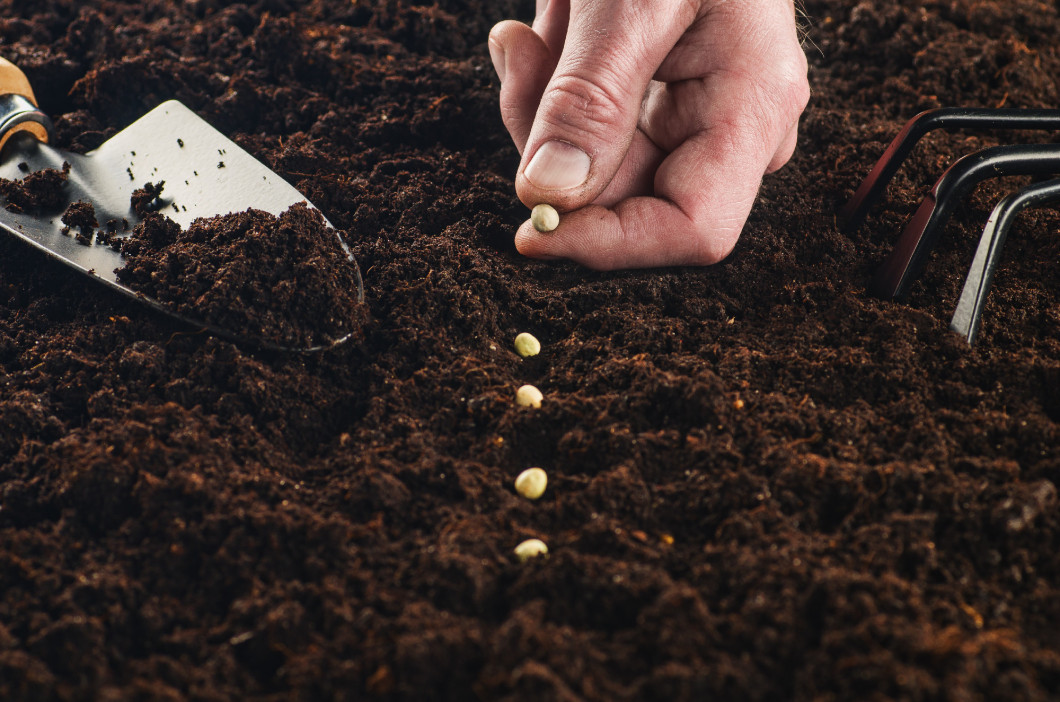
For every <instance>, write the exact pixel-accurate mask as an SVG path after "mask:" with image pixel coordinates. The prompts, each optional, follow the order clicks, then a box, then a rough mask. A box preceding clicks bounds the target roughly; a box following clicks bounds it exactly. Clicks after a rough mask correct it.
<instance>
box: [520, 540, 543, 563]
mask: <svg viewBox="0 0 1060 702" xmlns="http://www.w3.org/2000/svg"><path fill="white" fill-rule="evenodd" d="M545 555H548V546H546V545H545V542H544V541H542V540H541V539H527V540H526V541H524V542H523V543H521V544H519V545H518V546H516V547H515V557H516V558H518V559H519V560H520V561H521V562H525V561H528V560H529V559H531V558H535V557H537V556H545Z"/></svg>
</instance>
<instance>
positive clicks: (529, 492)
mask: <svg viewBox="0 0 1060 702" xmlns="http://www.w3.org/2000/svg"><path fill="white" fill-rule="evenodd" d="M546 485H548V474H547V473H545V471H544V470H542V469H540V468H527V469H526V470H524V471H523V472H522V473H520V474H519V475H518V476H517V477H516V478H515V491H516V492H517V493H519V494H520V495H522V496H523V497H525V498H527V499H528V500H536V499H537V498H539V497H541V495H543V494H544V493H545V486H546Z"/></svg>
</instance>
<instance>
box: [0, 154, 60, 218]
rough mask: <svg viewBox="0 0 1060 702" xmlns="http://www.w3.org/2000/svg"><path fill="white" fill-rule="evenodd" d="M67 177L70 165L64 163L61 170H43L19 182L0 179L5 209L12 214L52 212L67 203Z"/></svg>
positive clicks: (0, 193) (30, 174)
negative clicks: (5, 202) (5, 201)
mask: <svg viewBox="0 0 1060 702" xmlns="http://www.w3.org/2000/svg"><path fill="white" fill-rule="evenodd" d="M69 175H70V164H69V163H64V164H63V167H62V170H59V169H58V168H45V169H42V170H39V171H34V172H33V173H29V174H27V175H26V176H25V177H24V178H22V179H20V180H8V179H7V178H0V195H3V196H4V199H6V200H7V204H6V205H5V207H7V209H8V210H10V211H12V212H27V213H30V214H34V213H41V212H44V213H47V212H54V211H56V210H59V209H61V208H62V206H63V205H65V204H66V203H67V201H68V198H67V195H66V193H65V186H66V179H67V176H69Z"/></svg>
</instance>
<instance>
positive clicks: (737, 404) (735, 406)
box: [732, 397, 744, 410]
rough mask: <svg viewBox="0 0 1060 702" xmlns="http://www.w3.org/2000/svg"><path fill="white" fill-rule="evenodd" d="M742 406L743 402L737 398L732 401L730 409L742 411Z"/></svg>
mask: <svg viewBox="0 0 1060 702" xmlns="http://www.w3.org/2000/svg"><path fill="white" fill-rule="evenodd" d="M743 406H744V401H743V400H741V399H740V398H738V397H737V398H736V399H735V400H733V401H732V408H733V409H738V410H741V409H743Z"/></svg>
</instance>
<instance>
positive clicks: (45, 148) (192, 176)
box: [0, 100, 363, 339]
mask: <svg viewBox="0 0 1060 702" xmlns="http://www.w3.org/2000/svg"><path fill="white" fill-rule="evenodd" d="M64 162H67V163H69V164H70V173H69V176H68V181H67V185H66V188H65V191H66V193H67V194H68V202H67V205H66V206H68V205H69V204H72V203H74V202H77V201H79V200H83V201H86V202H90V203H92V205H93V207H94V208H95V212H96V219H97V220H98V221H99V222H100V224H101V225H104V226H105V225H106V223H107V222H108V221H109V220H118V221H119V222H120V221H121V220H123V219H125V220H127V221H128V223H129V229H130V231H131V229H132V228H133V227H135V226H136V224H138V223H139V221H140V217H139V216H138V215H137V214H136V212H134V211H133V209H132V206H131V204H130V198H131V196H132V193H133V191H134V190H136V189H138V188H141V187H143V186H144V184H146V183H157V182H158V181H165V188H164V191H163V192H162V198H161V199H162V203H163V204H162V207H161V208H160V210H159V212H161V213H162V214H165V215H167V216H168V217H170V218H171V219H173V220H174V221H175V222H177V223H178V224H180V225H181V226H182V227H185V228H186V227H187V226H188V225H189V224H191V222H192V221H193V220H195V219H197V218H199V217H214V216H217V215H226V214H230V213H233V212H242V211H244V210H246V209H247V208H255V209H259V210H264V211H266V212H269V213H271V214H274V215H280V214H282V213H283V212H284V211H286V210H287V209H288V208H289V207H290V206H291V205H294V204H296V203H299V202H306V203H307V204H308V205H309V206H310V207H312V204H311V203H308V202H307V200H306V198H305V197H304V196H303V195H302V194H301V193H299V192H298V191H297V190H296V189H295V188H294V187H292V186H291V185H290V184H288V183H287V182H286V181H284V180H283V179H282V178H281V177H279V176H278V175H276V174H275V173H273V172H272V171H271V170H269V169H268V168H267V167H266V166H265V165H263V164H262V163H261V162H259V161H258V160H257V159H255V158H254V157H253V156H251V155H250V154H248V153H247V152H246V151H244V150H243V149H242V148H240V147H239V146H238V145H237V144H236V143H235V142H233V141H232V140H231V139H228V138H227V137H225V136H224V135H223V134H221V133H220V132H219V131H217V130H216V129H214V128H213V127H211V126H210V125H209V124H208V123H207V122H206V121H205V120H203V119H202V118H201V117H199V116H198V115H196V114H195V113H194V112H192V111H191V110H190V109H188V108H187V107H185V106H184V105H183V104H182V103H180V102H178V101H176V100H170V101H168V102H164V103H162V104H161V105H159V106H158V107H156V108H155V109H153V110H151V111H150V112H148V113H147V114H145V115H144V116H143V117H141V118H140V119H138V120H137V121H135V122H133V123H132V124H130V125H129V126H128V127H126V128H125V129H123V130H122V131H120V132H118V133H117V134H115V135H114V136H113V137H111V138H110V139H108V140H107V141H106V142H104V143H103V144H102V145H101V146H100V147H99V148H98V149H96V150H95V151H91V152H89V153H87V154H84V155H80V154H75V153H70V152H65V151H60V150H59V149H55V148H53V147H51V146H49V145H47V144H42V143H40V142H38V141H37V140H36V139H34V138H33V137H32V136H30V135H28V134H26V133H16V134H13V135H12V136H11V138H10V139H9V141H8V143H7V145H5V147H4V151H3V153H2V154H0V177H3V178H7V179H9V180H19V179H21V178H24V177H25V176H26V175H28V174H29V173H31V172H34V171H39V170H42V169H45V168H56V169H61V168H62V166H63V163H64ZM66 206H64V207H62V208H61V209H58V210H57V211H55V212H49V213H46V214H31V213H13V212H10V211H8V210H7V209H4V208H2V207H0V227H2V228H3V229H6V230H7V231H9V232H10V233H12V234H14V235H16V236H18V237H21V238H22V239H24V240H26V241H28V242H29V243H30V244H32V245H34V246H36V247H37V248H39V249H42V250H43V251H45V252H46V253H48V254H49V255H51V256H53V257H55V258H58V259H59V260H60V261H62V262H63V263H65V264H67V265H69V266H72V267H73V268H75V269H77V270H79V271H81V272H82V273H85V274H87V275H90V276H93V277H94V278H97V279H99V280H100V281H101V282H103V283H106V284H107V285H109V286H111V287H113V288H115V289H117V290H119V291H120V292H122V293H124V294H127V295H130V296H132V297H134V298H136V299H139V300H141V301H144V302H146V303H147V304H149V305H151V306H152V307H156V308H158V309H160V310H162V311H164V312H166V313H167V314H170V315H173V316H176V317H178V318H180V319H182V320H184V321H186V322H189V323H191V324H194V325H196V326H203V327H206V328H208V329H210V330H211V331H214V332H219V333H221V334H222V335H224V336H228V337H230V338H231V337H235V338H237V339H240V338H241V337H239V335H236V334H233V333H231V332H226V330H219V329H216V328H215V327H212V326H210V325H208V324H204V323H202V322H199V321H197V320H194V319H189V318H187V317H184V316H181V315H175V314H174V313H173V312H172V310H170V309H168V308H166V307H165V306H164V305H161V304H160V303H158V302H157V301H155V300H152V299H151V298H148V297H145V296H144V295H142V294H140V293H137V292H135V291H134V290H131V289H129V288H128V287H126V286H124V285H122V284H121V283H119V282H118V281H117V278H116V276H115V273H114V271H115V269H117V268H119V267H120V266H121V265H122V258H121V255H120V254H119V253H118V252H117V251H115V250H114V249H112V248H111V247H110V246H106V245H103V244H99V243H96V242H93V243H91V244H88V245H85V244H82V243H79V242H78V241H77V240H76V239H75V238H74V236H72V235H70V234H64V233H63V229H64V225H63V223H62V221H61V219H62V215H63V213H64V212H65V210H66ZM325 221H326V220H325ZM329 226H330V223H329ZM119 235H120V232H119ZM339 241H340V243H342V246H343V248H344V249H346V252H347V254H348V255H349V249H348V248H346V245H345V243H344V242H342V240H341V238H340V239H339ZM350 260H351V261H353V258H352V256H350ZM358 278H359V274H358ZM358 293H359V297H363V290H359V291H358Z"/></svg>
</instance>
